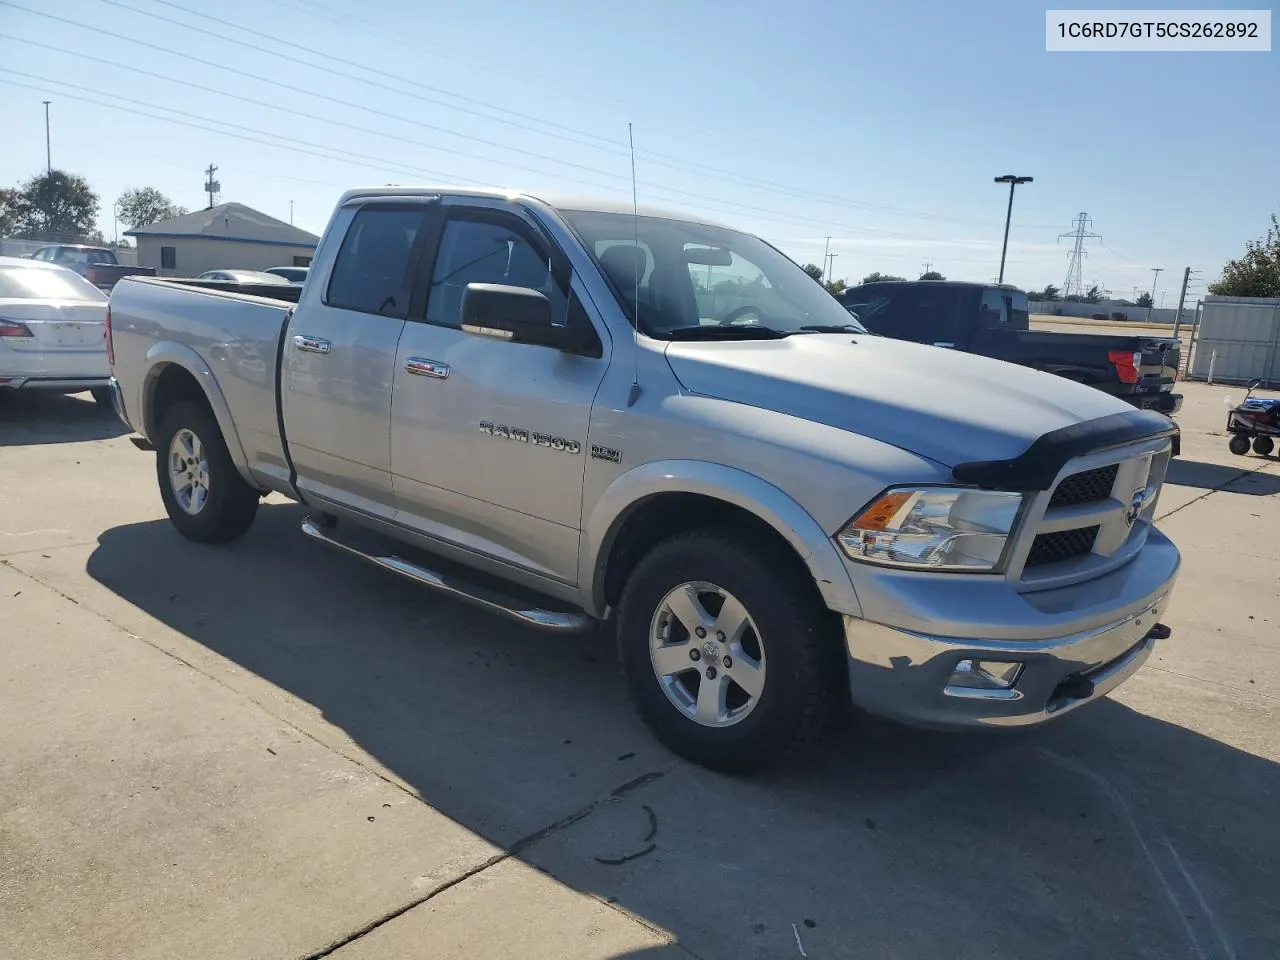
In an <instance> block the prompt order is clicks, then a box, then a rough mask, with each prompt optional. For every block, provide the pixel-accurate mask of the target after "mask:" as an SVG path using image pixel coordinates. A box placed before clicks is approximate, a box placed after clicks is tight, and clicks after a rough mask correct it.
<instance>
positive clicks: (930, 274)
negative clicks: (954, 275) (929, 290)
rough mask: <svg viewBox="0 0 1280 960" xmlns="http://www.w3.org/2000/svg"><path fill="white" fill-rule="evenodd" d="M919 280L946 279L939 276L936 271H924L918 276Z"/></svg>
mask: <svg viewBox="0 0 1280 960" xmlns="http://www.w3.org/2000/svg"><path fill="white" fill-rule="evenodd" d="M920 279H921V280H945V279H947V278H946V277H944V276H943V275H942V274H940V273H939V272H938V271H937V270H926V271H925V272H924V273H922V274H920Z"/></svg>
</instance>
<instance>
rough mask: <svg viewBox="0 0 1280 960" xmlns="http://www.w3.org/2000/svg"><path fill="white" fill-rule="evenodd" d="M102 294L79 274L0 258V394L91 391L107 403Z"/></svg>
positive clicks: (107, 367) (108, 374)
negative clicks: (20, 391)
mask: <svg viewBox="0 0 1280 960" xmlns="http://www.w3.org/2000/svg"><path fill="white" fill-rule="evenodd" d="M106 319H107V296H106V294H104V293H103V292H102V291H101V290H99V289H98V288H97V287H95V286H94V285H93V284H92V283H90V282H89V281H88V280H86V279H85V278H84V277H82V276H80V275H79V274H78V273H76V272H74V271H72V270H68V269H67V268H66V267H59V266H57V265H55V264H52V263H43V262H41V261H38V260H27V259H18V258H16V257H0V395H2V394H4V393H5V392H7V391H9V390H36V389H39V390H52V391H55V392H58V393H77V392H79V391H81V390H92V391H93V398H94V399H95V400H97V401H98V402H99V403H101V404H104V405H108V406H109V405H110V404H111V391H110V388H109V383H110V379H111V368H110V365H109V364H108V362H107V345H106V339H105V332H106Z"/></svg>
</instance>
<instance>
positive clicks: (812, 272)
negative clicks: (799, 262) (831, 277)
mask: <svg viewBox="0 0 1280 960" xmlns="http://www.w3.org/2000/svg"><path fill="white" fill-rule="evenodd" d="M800 269H801V270H803V271H804V272H805V273H807V274H808V275H809V276H811V277H813V279H815V280H817V281H818V282H819V283H821V282H822V268H821V267H820V266H818V265H817V264H816V263H806V264H805V265H804V266H803V267H801V268H800Z"/></svg>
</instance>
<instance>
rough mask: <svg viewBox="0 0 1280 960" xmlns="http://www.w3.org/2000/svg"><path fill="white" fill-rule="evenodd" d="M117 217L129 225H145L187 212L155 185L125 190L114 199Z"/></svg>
mask: <svg viewBox="0 0 1280 960" xmlns="http://www.w3.org/2000/svg"><path fill="white" fill-rule="evenodd" d="M116 203H117V207H118V209H119V217H120V219H121V220H122V221H123V222H124V223H127V224H128V225H129V226H131V227H147V226H150V225H151V224H153V223H159V222H160V221H161V220H171V219H173V218H174V217H180V216H182V215H183V214H184V213H186V212H187V208H186V207H180V206H178V205H177V204H176V203H174V202H173V201H172V200H170V199H169V198H168V197H166V196H165V195H164V194H163V193H161V192H160V191H159V190H157V189H156V188H155V187H138V188H137V189H133V190H126V191H125V192H124V193H122V194H120V199H119V200H118V201H116Z"/></svg>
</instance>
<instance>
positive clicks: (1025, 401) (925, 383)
mask: <svg viewBox="0 0 1280 960" xmlns="http://www.w3.org/2000/svg"><path fill="white" fill-rule="evenodd" d="M666 356H667V361H668V363H670V365H671V369H672V372H674V374H675V376H676V378H677V379H678V380H679V381H680V384H681V385H682V386H683V387H684V388H685V389H686V390H688V391H690V392H692V393H698V394H702V395H704V396H709V397H715V398H717V399H720V400H727V401H730V402H733V403H742V404H748V405H750V406H756V407H762V408H766V409H769V410H777V411H779V412H782V413H787V414H789V415H791V416H794V417H798V418H800V419H803V420H809V421H813V422H815V423H822V424H825V425H827V426H832V427H836V428H839V429H841V430H847V431H849V432H851V433H856V434H861V435H863V436H867V437H872V438H874V439H876V440H879V441H881V442H883V443H888V444H891V445H893V446H895V447H898V448H900V449H902V450H906V451H909V452H911V453H914V454H918V455H920V456H924V457H928V458H929V459H931V460H934V461H937V462H939V463H942V464H945V465H946V466H948V467H952V466H955V465H956V464H957V463H963V462H966V461H972V460H1003V459H1010V458H1013V457H1016V456H1017V455H1018V454H1020V453H1022V452H1023V451H1024V450H1026V448H1027V447H1028V446H1030V445H1031V443H1032V442H1033V441H1034V440H1036V439H1037V438H1038V437H1040V436H1042V435H1043V434H1045V433H1048V432H1049V431H1051V430H1057V429H1059V428H1060V427H1065V426H1070V425H1071V424H1075V423H1080V422H1082V421H1085V420H1093V419H1096V418H1098V417H1105V416H1107V415H1109V414H1113V413H1118V412H1123V411H1128V410H1132V409H1133V408H1132V407H1130V406H1129V405H1128V404H1127V403H1125V402H1124V401H1122V400H1118V399H1116V398H1115V397H1111V396H1108V395H1107V394H1105V393H1102V392H1101V391H1100V390H1095V389H1093V388H1092V387H1086V386H1083V385H1082V384H1078V383H1073V382H1072V381H1070V380H1064V379H1063V378H1061V377H1057V376H1054V375H1052V374H1048V373H1041V372H1040V371H1038V370H1032V369H1030V368H1027V367H1020V366H1017V365H1015V364H1011V363H1004V362H1002V361H999V360H992V359H989V358H987V357H979V356H975V355H973V354H968V353H960V352H957V351H954V350H947V349H943V348H941V347H929V346H923V345H921V344H916V343H909V342H907V341H904V340H890V339H888V338H885V337H876V336H863V335H860V334H854V335H849V334H804V335H795V336H791V337H787V338H786V339H783V340H747V341H731V342H724V341H716V342H702V343H698V342H692V343H691V342H677V343H671V344H669V345H667V348H666Z"/></svg>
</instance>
